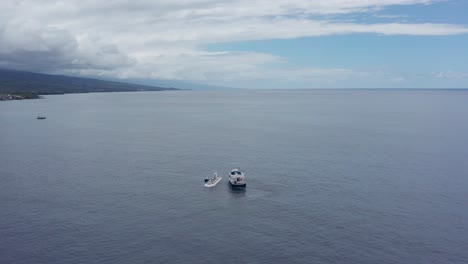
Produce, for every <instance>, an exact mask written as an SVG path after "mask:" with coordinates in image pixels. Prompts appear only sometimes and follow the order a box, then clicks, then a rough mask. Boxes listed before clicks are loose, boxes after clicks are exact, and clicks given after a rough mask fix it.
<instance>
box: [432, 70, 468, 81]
mask: <svg viewBox="0 0 468 264" xmlns="http://www.w3.org/2000/svg"><path fill="white" fill-rule="evenodd" d="M432 76H434V77H436V78H438V79H468V72H460V71H440V72H433V73H432Z"/></svg>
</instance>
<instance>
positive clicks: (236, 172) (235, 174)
mask: <svg viewBox="0 0 468 264" xmlns="http://www.w3.org/2000/svg"><path fill="white" fill-rule="evenodd" d="M229 184H230V185H231V187H246V186H247V182H246V181H245V175H244V173H243V172H242V171H241V170H240V169H233V170H231V173H229Z"/></svg>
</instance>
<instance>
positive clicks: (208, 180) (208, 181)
mask: <svg viewBox="0 0 468 264" xmlns="http://www.w3.org/2000/svg"><path fill="white" fill-rule="evenodd" d="M220 181H221V177H220V176H218V173H217V172H215V173H214V174H213V177H211V178H205V187H209V188H210V187H214V186H216V184H218V182H220Z"/></svg>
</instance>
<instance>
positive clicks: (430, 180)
mask: <svg viewBox="0 0 468 264" xmlns="http://www.w3.org/2000/svg"><path fill="white" fill-rule="evenodd" d="M38 115H45V116H47V119H45V120H37V119H36V116H38ZM234 167H240V168H241V169H243V170H244V172H245V174H246V178H247V187H246V189H245V190H232V189H230V188H229V187H228V184H227V183H228V177H227V175H228V173H229V171H230V170H231V169H232V168H234ZM214 171H217V172H218V174H219V175H220V176H222V177H223V179H222V181H221V182H220V183H219V184H218V185H217V186H216V187H214V188H205V187H204V186H203V179H204V178H205V177H206V176H211V175H212V174H213V172H214ZM467 260H468V91H465V90H226V91H168V92H135V93H95V94H70V95H53V96H46V97H45V99H42V100H23V101H8V102H0V263H18V264H19V263H28V264H29V263H48V264H52V263H57V264H58V263H60V264H66V263H113V264H116V263H122V264H124V263H125V264H127V263H467Z"/></svg>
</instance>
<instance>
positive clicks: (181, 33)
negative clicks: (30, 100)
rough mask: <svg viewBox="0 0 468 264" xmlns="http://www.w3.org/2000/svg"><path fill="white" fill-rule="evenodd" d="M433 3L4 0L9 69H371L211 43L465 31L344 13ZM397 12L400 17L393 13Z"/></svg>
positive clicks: (187, 75) (240, 75)
mask: <svg viewBox="0 0 468 264" xmlns="http://www.w3.org/2000/svg"><path fill="white" fill-rule="evenodd" d="M434 2H437V1H431V0H381V1H377V0H320V1H310V0H277V1H266V0H258V1H248V0H237V1H227V0H221V1H220V0H190V1H189V0H159V1H151V0H133V1H124V0H109V1H94V0H80V1H77V0H70V1H58V0H56V1H53V0H24V1H13V0H6V1H5V0H4V1H1V2H0V10H2V12H1V13H0V66H3V67H14V68H20V69H29V70H42V71H49V72H65V73H79V74H83V75H100V76H106V77H118V78H160V79H178V80H194V81H206V82H217V81H220V80H227V81H232V82H235V80H249V79H251V80H258V79H262V78H263V79H266V78H271V79H278V78H298V79H301V80H311V79H314V78H319V77H326V78H329V79H340V78H350V76H362V74H363V73H359V72H356V71H353V70H350V69H333V68H332V69H318V68H294V67H290V66H289V65H288V64H287V63H286V62H285V61H284V60H283V59H282V58H279V57H276V56H273V55H270V54H264V53H254V52H229V51H226V52H207V51H204V50H203V49H201V48H200V47H201V46H202V45H203V44H209V43H219V42H231V41H247V40H265V39H291V38H298V37H311V36H323V35H337V34H359V33H371V34H383V35H431V36H441V35H456V34H465V33H468V27H467V26H464V25H452V24H433V23H419V24H410V23H408V24H405V23H396V22H389V23H379V24H360V23H343V22H341V23H340V22H338V19H335V18H337V17H339V16H340V15H343V14H353V13H363V12H374V11H375V10H381V9H383V8H386V7H388V6H394V5H426V4H432V3H434ZM388 19H390V20H391V19H392V18H391V17H388Z"/></svg>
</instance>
